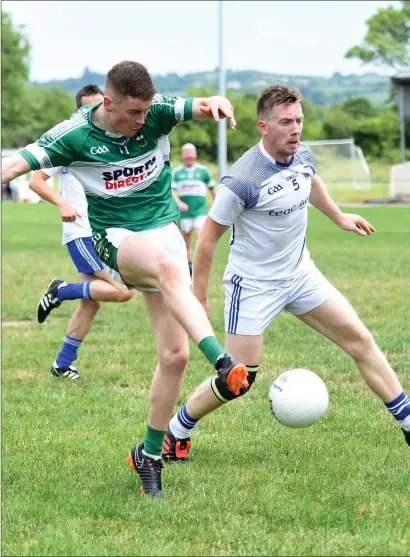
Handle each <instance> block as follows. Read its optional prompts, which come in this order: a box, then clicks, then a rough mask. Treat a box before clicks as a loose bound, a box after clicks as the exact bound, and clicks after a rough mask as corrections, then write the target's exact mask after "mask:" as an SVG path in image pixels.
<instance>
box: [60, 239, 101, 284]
mask: <svg viewBox="0 0 410 557" xmlns="http://www.w3.org/2000/svg"><path fill="white" fill-rule="evenodd" d="M67 248H68V251H69V252H70V255H71V259H72V260H73V262H74V265H75V266H76V267H77V271H78V272H79V273H86V274H87V275H92V274H93V273H95V272H97V271H102V270H103V269H104V266H103V264H102V263H101V261H100V259H99V257H98V255H97V253H96V251H95V249H94V244H93V240H92V238H91V237H89V238H77V240H72V241H71V242H68V244H67Z"/></svg>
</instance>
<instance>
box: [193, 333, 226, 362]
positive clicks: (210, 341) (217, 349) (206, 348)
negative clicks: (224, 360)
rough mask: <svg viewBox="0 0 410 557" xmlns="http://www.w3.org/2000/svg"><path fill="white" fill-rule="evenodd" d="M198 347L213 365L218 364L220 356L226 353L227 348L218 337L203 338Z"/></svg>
mask: <svg viewBox="0 0 410 557" xmlns="http://www.w3.org/2000/svg"><path fill="white" fill-rule="evenodd" d="M198 348H199V350H200V351H201V352H202V354H203V355H204V356H205V357H206V358H207V360H208V361H209V362H211V364H212V365H213V366H214V365H215V364H216V360H217V359H218V358H219V356H222V354H226V350H225V348H224V347H223V346H221V345H220V344H219V342H218V339H217V338H216V337H205V338H203V339H202V340H201V342H200V343H199V344H198Z"/></svg>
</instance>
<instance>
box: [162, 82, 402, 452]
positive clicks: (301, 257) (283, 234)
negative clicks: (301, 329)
mask: <svg viewBox="0 0 410 557" xmlns="http://www.w3.org/2000/svg"><path fill="white" fill-rule="evenodd" d="M257 114H258V126H259V130H260V132H261V134H262V139H261V141H260V143H259V144H258V145H255V146H254V147H252V148H251V149H249V151H247V152H246V153H245V154H244V155H243V156H242V157H241V158H240V159H239V160H238V161H237V162H236V163H235V164H234V165H233V166H232V168H231V169H230V170H229V172H228V174H227V175H226V176H224V177H223V178H222V184H221V186H220V188H219V189H218V191H217V194H216V199H215V201H214V203H213V206H212V208H211V210H210V212H209V215H208V217H207V220H206V223H205V226H204V229H203V232H202V235H201V237H200V239H199V241H198V243H197V247H196V250H195V254H194V265H193V269H194V272H193V292H194V294H195V295H196V297H197V298H198V299H199V301H200V302H201V303H202V305H203V307H204V308H205V309H206V311H207V313H208V316H209V307H208V294H207V292H208V281H209V274H210V269H211V266H212V261H213V257H214V253H215V249H216V246H217V242H218V240H219V239H220V238H221V236H222V235H223V234H224V232H226V230H227V229H228V228H230V227H231V228H232V235H231V244H230V254H229V259H228V265H227V267H226V270H225V274H224V278H223V283H224V289H225V331H226V346H227V348H228V350H229V351H230V353H232V355H233V357H234V358H237V359H239V360H241V361H243V362H244V363H247V364H248V372H249V376H248V382H249V384H250V385H252V383H253V382H254V380H255V377H256V373H257V370H258V366H259V362H260V359H261V355H262V346H263V335H264V332H265V331H266V329H267V328H268V327H269V325H270V324H271V323H272V321H273V320H274V319H275V318H276V317H277V316H278V315H279V314H280V313H281V312H282V311H286V312H289V313H292V314H293V315H295V316H297V317H298V318H299V319H300V320H301V321H302V322H304V323H306V324H307V325H309V326H310V327H312V328H313V329H315V330H316V331H318V332H319V333H321V334H322V335H324V336H326V337H327V338H328V339H330V340H331V341H333V342H334V343H335V344H337V345H338V346H340V348H342V349H343V350H344V351H345V352H346V353H347V354H348V355H349V356H351V358H352V359H353V361H354V363H355V365H356V367H357V369H358V370H359V372H360V374H361V375H362V377H363V379H364V381H365V382H366V383H367V385H368V387H369V388H370V389H371V390H372V391H373V393H375V394H376V395H377V396H378V397H379V398H380V399H381V400H382V401H383V402H384V404H385V406H386V408H387V410H389V411H390V413H391V414H392V415H393V416H394V418H396V420H397V421H398V423H399V425H400V426H401V428H402V430H403V433H404V436H405V439H406V441H407V443H408V444H409V445H410V402H409V399H408V397H407V395H406V393H405V392H404V391H403V387H402V386H401V384H400V382H399V380H398V378H397V376H396V374H395V373H394V371H393V370H392V368H391V367H390V365H389V363H388V362H387V360H386V358H385V356H384V355H383V354H382V352H381V351H380V349H379V348H378V346H377V345H376V343H375V341H374V339H373V337H372V335H371V333H370V332H369V331H368V330H367V328H366V327H365V325H364V324H363V323H362V322H361V320H360V319H359V317H358V316H357V314H356V312H355V311H354V309H353V308H352V306H351V305H350V304H349V302H348V301H347V300H346V299H345V298H344V297H343V296H342V294H341V293H340V292H338V291H337V290H336V288H335V287H334V286H332V285H331V284H330V283H329V282H328V280H327V279H326V278H325V277H324V276H323V275H322V274H321V273H320V271H319V270H318V269H317V268H316V266H315V264H314V263H313V261H312V260H311V258H310V255H309V251H308V249H307V246H306V227H307V217H308V210H307V205H308V202H310V203H311V205H313V206H314V207H316V208H317V209H318V210H319V211H321V212H322V213H323V214H324V215H326V216H327V217H328V218H330V220H332V221H333V222H334V223H335V224H336V225H337V226H339V227H340V228H341V229H342V230H345V231H348V232H355V233H356V234H358V235H359V236H368V235H370V234H371V233H373V232H374V231H375V229H374V228H373V226H372V225H371V224H370V223H368V222H367V221H366V220H365V219H363V218H362V217H360V216H359V215H355V214H350V213H342V212H341V211H340V209H339V208H338V206H337V205H336V204H335V203H334V202H333V201H332V199H331V198H330V196H329V194H328V192H327V190H326V187H325V185H324V183H323V181H322V180H321V179H320V177H319V176H318V175H317V174H316V169H315V160H314V156H313V153H312V151H311V149H310V148H309V147H307V146H306V145H303V144H301V143H300V138H301V133H302V127H303V112H302V105H301V96H300V92H299V91H298V90H291V89H288V88H287V87H284V86H279V85H276V86H272V87H269V88H268V89H266V90H265V91H264V92H263V93H262V94H261V96H260V98H259V100H258V105H257ZM248 390H249V388H248V389H242V392H241V394H240V395H239V396H241V395H243V394H245V393H246V392H247V391H248ZM234 398H237V397H236V396H235V395H233V394H232V393H229V392H227V391H226V390H222V389H221V388H218V386H217V385H216V384H215V381H214V379H211V380H209V379H208V380H206V381H205V382H204V383H203V384H202V385H200V386H199V387H198V388H197V389H196V391H195V392H194V393H193V394H192V395H191V396H190V397H189V399H188V401H187V403H186V404H185V405H184V406H183V407H182V408H181V409H180V410H179V412H178V413H177V414H175V415H174V416H173V418H172V419H171V421H170V424H169V427H168V432H167V435H166V437H165V441H164V447H163V457H164V459H165V460H181V459H182V460H187V459H188V453H189V449H190V444H191V443H190V438H189V435H190V431H191V430H192V428H193V427H194V426H195V424H196V423H197V422H198V420H199V419H200V418H202V417H203V416H205V415H206V414H208V413H210V412H211V411H213V410H215V409H216V408H219V407H220V406H222V405H223V404H224V403H226V402H228V401H229V400H232V399H234Z"/></svg>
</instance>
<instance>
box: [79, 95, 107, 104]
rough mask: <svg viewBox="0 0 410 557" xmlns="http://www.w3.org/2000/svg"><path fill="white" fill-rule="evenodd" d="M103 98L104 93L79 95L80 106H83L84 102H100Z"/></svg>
mask: <svg viewBox="0 0 410 557" xmlns="http://www.w3.org/2000/svg"><path fill="white" fill-rule="evenodd" d="M103 100H104V95H101V93H94V94H93V95H85V96H84V97H81V106H85V105H86V104H97V103H101V102H103Z"/></svg>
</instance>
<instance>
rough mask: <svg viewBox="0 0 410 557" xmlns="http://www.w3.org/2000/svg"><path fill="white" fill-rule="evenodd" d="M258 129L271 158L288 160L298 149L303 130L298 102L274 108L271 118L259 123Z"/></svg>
mask: <svg viewBox="0 0 410 557" xmlns="http://www.w3.org/2000/svg"><path fill="white" fill-rule="evenodd" d="M259 129H260V131H261V132H262V135H263V136H264V137H265V142H267V144H268V146H269V151H271V153H272V155H273V157H274V158H275V155H276V157H278V156H279V157H282V158H284V159H285V160H287V159H289V158H290V157H291V156H292V155H293V154H295V153H296V151H297V150H298V148H299V144H300V137H301V135H302V129H303V112H302V105H301V103H300V102H297V103H293V104H290V105H288V106H285V105H279V106H274V107H273V109H272V113H271V118H270V119H269V120H267V121H266V122H262V121H260V122H259Z"/></svg>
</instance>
